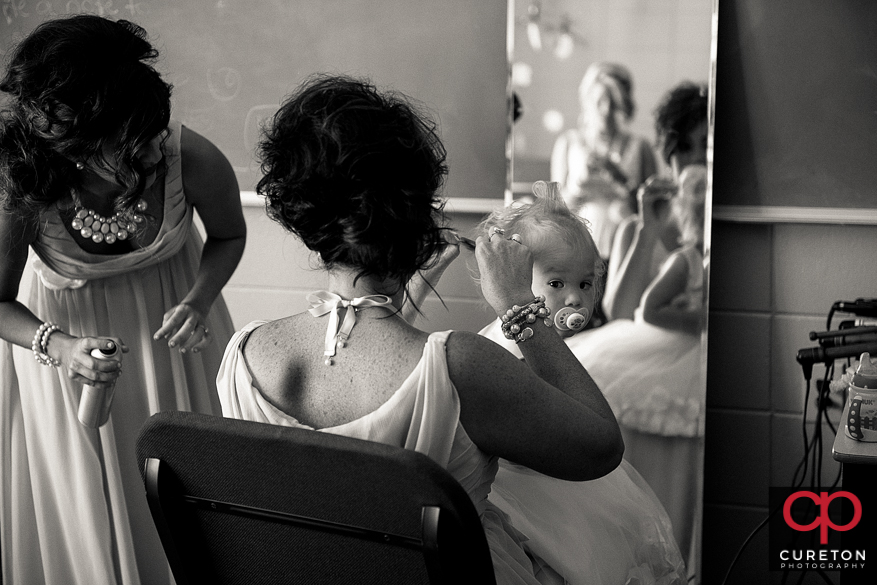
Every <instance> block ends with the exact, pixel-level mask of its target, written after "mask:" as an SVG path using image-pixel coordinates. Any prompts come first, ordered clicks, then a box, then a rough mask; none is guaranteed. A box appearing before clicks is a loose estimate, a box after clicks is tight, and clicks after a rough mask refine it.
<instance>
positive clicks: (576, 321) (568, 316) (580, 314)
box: [554, 307, 591, 331]
mask: <svg viewBox="0 0 877 585" xmlns="http://www.w3.org/2000/svg"><path fill="white" fill-rule="evenodd" d="M590 318H591V315H590V313H589V312H588V309H584V308H582V309H579V310H578V311H576V310H575V309H570V308H569V307H564V308H562V309H560V310H558V311H557V313H555V314H554V326H555V327H557V328H558V329H560V330H561V331H581V330H582V329H584V327H585V325H587V324H588V321H589V320H590Z"/></svg>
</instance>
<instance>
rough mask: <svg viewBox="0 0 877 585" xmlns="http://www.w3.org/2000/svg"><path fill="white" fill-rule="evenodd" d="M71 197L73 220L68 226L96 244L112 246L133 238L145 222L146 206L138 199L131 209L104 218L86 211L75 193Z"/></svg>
mask: <svg viewBox="0 0 877 585" xmlns="http://www.w3.org/2000/svg"><path fill="white" fill-rule="evenodd" d="M71 195H73V202H74V207H73V219H72V220H71V221H70V226H71V227H72V228H73V229H74V230H76V231H77V232H79V235H80V236H82V237H83V238H85V239H87V240H91V241H93V242H94V243H96V244H100V243H102V242H103V243H105V244H113V243H115V242H117V241H120V240H127V239H128V238H130V237H133V236H134V235H136V234H137V232H138V231H139V230H140V227H141V226H140V224H142V223H143V222H144V221H146V217H145V216H144V215H143V212H144V211H146V208H147V204H146V201H144V200H143V199H138V200H137V203H135V204H134V207H133V208H131V209H126V210H124V211H117V212H116V213H114V214H113V215H111V216H110V217H104V216H102V215H99V214H98V213H95V211H94V210H93V209H88V208H87V207H85V206H84V205H82V204H81V203H80V202H79V197H78V196H77V194H76V192H75V191H73V190H71Z"/></svg>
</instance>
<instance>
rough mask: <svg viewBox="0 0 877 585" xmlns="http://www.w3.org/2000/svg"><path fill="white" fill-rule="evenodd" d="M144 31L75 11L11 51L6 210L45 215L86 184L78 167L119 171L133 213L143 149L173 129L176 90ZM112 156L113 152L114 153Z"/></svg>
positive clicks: (0, 175) (3, 146) (2, 159)
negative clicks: (163, 74) (156, 65)
mask: <svg viewBox="0 0 877 585" xmlns="http://www.w3.org/2000/svg"><path fill="white" fill-rule="evenodd" d="M157 57H158V52H157V51H156V50H155V49H154V48H153V47H152V45H151V44H150V43H149V42H148V41H147V35H146V31H145V30H143V29H142V28H141V27H139V26H138V25H136V24H134V23H131V22H128V21H124V20H120V21H117V22H114V21H111V20H108V19H105V18H102V17H99V16H94V15H86V14H83V15H77V16H72V17H69V18H61V19H56V20H50V21H47V22H44V23H42V24H41V25H39V26H38V27H37V28H36V29H35V30H34V31H33V32H32V33H31V34H30V35H28V36H27V37H26V38H25V39H24V40H22V41H21V42H20V43H19V44H18V45H17V47H16V48H15V49H14V51H13V52H12V54H11V57H10V58H9V61H8V66H7V68H6V73H5V76H4V77H3V80H2V81H0V90H2V91H4V92H6V93H7V94H8V100H7V103H6V105H5V107H4V108H3V110H2V111H0V204H2V207H3V208H4V209H6V210H7V211H15V212H17V213H20V214H22V215H28V216H33V215H37V214H39V213H40V212H41V211H43V210H44V209H45V208H46V207H47V206H49V205H51V204H52V203H54V202H55V201H57V200H59V199H61V198H62V197H64V196H66V195H67V194H68V193H69V189H70V188H71V187H73V188H75V187H78V186H79V173H80V171H78V170H77V169H76V163H77V162H82V163H85V162H86V161H89V160H90V161H91V162H93V163H95V164H98V165H100V166H102V167H103V168H105V169H107V170H108V171H110V172H114V173H115V177H116V180H117V181H118V183H119V184H120V185H122V186H123V187H124V188H125V191H124V193H123V194H122V195H121V196H120V197H119V198H118V199H117V200H116V202H115V205H116V207H117V208H119V209H125V208H130V207H131V205H133V203H134V201H136V199H137V198H138V197H139V196H140V194H141V193H142V191H143V185H144V179H145V177H143V176H142V171H143V168H142V165H141V164H140V162H139V161H138V160H137V159H136V158H135V154H136V153H137V151H138V150H139V149H140V148H142V147H143V146H144V145H146V144H147V143H148V142H149V141H150V140H152V139H153V138H155V136H157V135H159V134H160V133H161V132H162V131H164V130H165V129H166V128H167V125H168V121H169V119H170V109H171V106H170V95H171V86H170V85H169V84H167V83H165V82H164V81H163V80H162V79H161V77H160V76H159V74H158V72H156V70H155V69H154V68H153V66H152V65H151V63H152V62H154V61H155V59H156V58H157ZM105 152H107V153H112V154H111V157H107V156H105Z"/></svg>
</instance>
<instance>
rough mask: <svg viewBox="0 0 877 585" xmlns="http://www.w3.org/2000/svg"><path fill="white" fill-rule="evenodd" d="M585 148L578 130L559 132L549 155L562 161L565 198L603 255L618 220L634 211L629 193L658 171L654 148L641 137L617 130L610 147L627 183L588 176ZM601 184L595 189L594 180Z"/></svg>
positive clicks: (607, 253)
mask: <svg viewBox="0 0 877 585" xmlns="http://www.w3.org/2000/svg"><path fill="white" fill-rule="evenodd" d="M588 153H589V148H588V146H586V145H585V143H584V140H583V138H582V135H581V131H579V130H568V131H566V132H565V133H563V134H562V135H561V136H560V138H559V139H558V141H557V143H556V145H555V151H554V153H553V155H552V157H562V158H563V159H565V160H566V168H567V173H566V176H565V177H559V178H556V179H555V180H558V181H560V182H561V183H562V185H563V187H564V190H565V191H566V193H567V195H565V198H568V206H569V208H570V209H571V210H572V211H573V212H575V213H578V214H579V215H580V216H582V217H584V218H585V219H587V220H588V222H589V224H590V229H591V233H592V235H593V238H594V243H595V245H596V246H597V250H598V251H599V252H600V255H601V256H602V257H603V258H608V257H609V253H610V252H611V250H612V240H613V238H614V235H615V231H616V229H617V228H618V225H619V224H620V223H621V221H622V220H623V219H624V218H626V217H628V216H630V215H631V214H633V213H634V208H633V203H634V200H633V198H632V197H631V196H630V192H635V191H636V189H637V188H638V187H639V186H640V185H641V184H642V183H643V182H644V181H645V180H646V179H648V178H649V177H650V176H652V175H653V174H655V172H657V170H658V163H657V159H656V158H655V153H654V150H652V147H651V146H650V145H649V143H648V141H647V140H646V139H644V138H642V137H641V136H637V135H635V134H630V133H627V132H621V133H619V135H618V136H617V137H616V138H615V139H614V140H613V144H612V145H611V147H610V158H611V159H612V160H613V162H615V164H616V165H618V168H619V169H621V171H622V172H624V173H625V175H627V179H628V180H627V183H626V184H623V185H622V184H620V183H615V182H611V181H609V180H608V179H604V178H603V177H602V176H600V177H596V178H595V177H589V176H588V163H587V161H588ZM595 181H596V182H599V183H601V185H600V187H599V188H597V189H595V188H594V184H593V183H594V182H595ZM607 181H609V182H610V184H611V185H613V186H615V187H616V189H615V194H614V196H608V195H607V189H606V186H605V185H603V183H606V182H607Z"/></svg>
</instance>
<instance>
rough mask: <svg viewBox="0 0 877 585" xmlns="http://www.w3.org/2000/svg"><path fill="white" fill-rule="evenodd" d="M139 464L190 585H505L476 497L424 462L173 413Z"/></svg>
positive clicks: (150, 429) (347, 442) (141, 452)
mask: <svg viewBox="0 0 877 585" xmlns="http://www.w3.org/2000/svg"><path fill="white" fill-rule="evenodd" d="M137 459H138V463H139V465H140V469H141V472H142V474H143V479H144V483H145V485H146V492H147V499H148V500H149V507H150V510H151V512H152V517H153V520H154V521H155V524H156V527H157V528H158V532H159V535H160V536H161V541H162V544H163V546H164V550H165V553H166V554H167V557H168V561H169V563H170V566H171V570H172V571H173V574H174V578H175V579H176V581H177V584H178V585H186V584H192V583H215V584H233V583H241V584H247V585H252V584H254V583H271V584H275V583H276V584H281V583H308V584H319V583H332V584H343V583H363V584H368V583H376V584H377V583H380V584H392V583H487V584H494V583H495V578H494V573H493V566H492V562H491V559H490V551H489V549H488V546H487V540H486V538H485V536H484V530H483V528H482V526H481V522H480V520H479V518H478V513H477V512H476V510H475V507H474V505H473V504H472V501H471V499H470V498H469V496H468V495H467V494H466V492H465V490H463V488H462V487H461V486H460V485H459V483H457V482H456V481H455V480H454V478H453V477H451V475H450V474H449V473H448V472H447V471H446V470H444V469H443V468H442V467H441V466H440V465H438V464H437V463H435V462H434V461H432V460H431V459H430V458H429V457H427V456H425V455H422V454H420V453H416V452H413V451H407V450H405V449H401V448H398V447H392V446H389V445H384V444H380V443H373V442H370V441H362V440H359V439H353V438H350V437H343V436H338V435H332V434H329V433H322V432H315V431H309V430H304V429H295V428H289V427H280V426H274V425H268V424H262V423H254V422H248V421H241V420H234V419H227V418H221V417H214V416H208V415H203V414H196V413H190V412H162V413H159V414H156V415H154V416H152V417H151V418H150V419H149V420H148V421H147V422H146V423H145V424H144V426H143V428H142V429H141V431H140V435H139V437H138V439H137Z"/></svg>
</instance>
